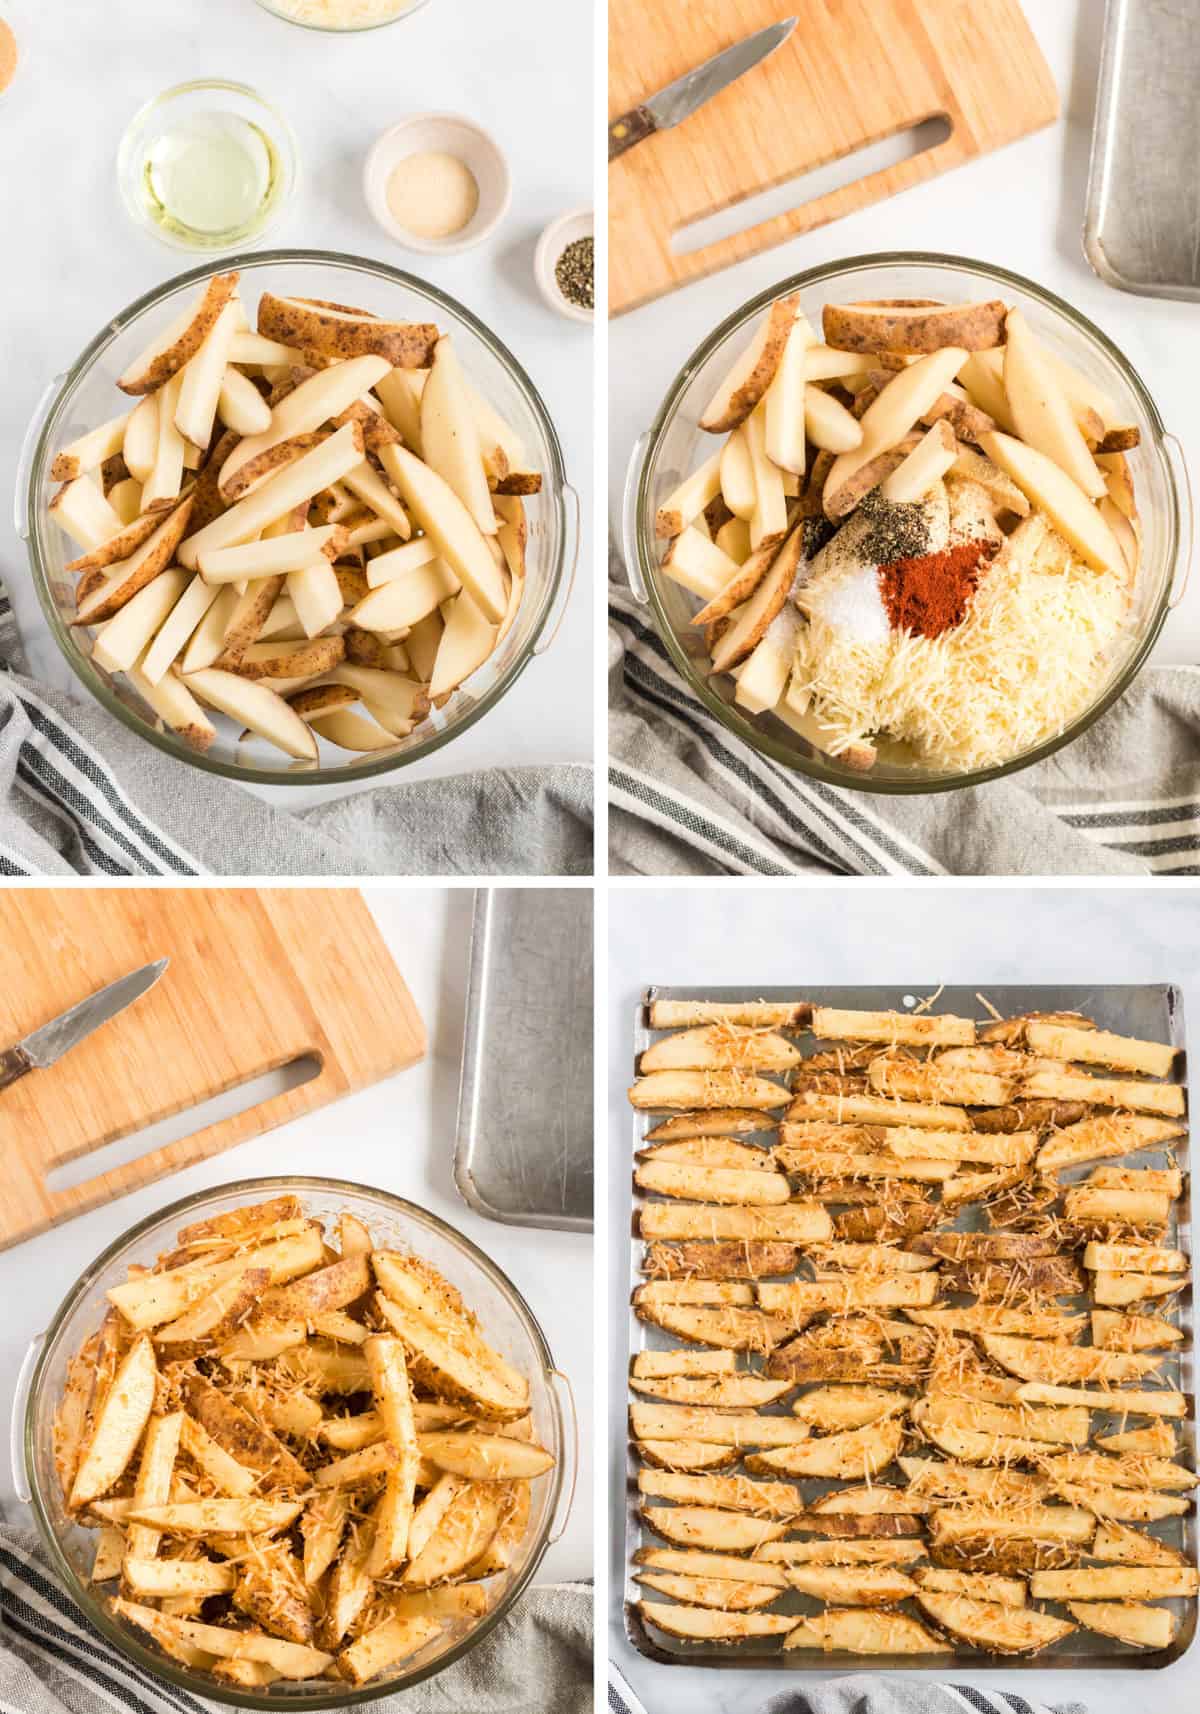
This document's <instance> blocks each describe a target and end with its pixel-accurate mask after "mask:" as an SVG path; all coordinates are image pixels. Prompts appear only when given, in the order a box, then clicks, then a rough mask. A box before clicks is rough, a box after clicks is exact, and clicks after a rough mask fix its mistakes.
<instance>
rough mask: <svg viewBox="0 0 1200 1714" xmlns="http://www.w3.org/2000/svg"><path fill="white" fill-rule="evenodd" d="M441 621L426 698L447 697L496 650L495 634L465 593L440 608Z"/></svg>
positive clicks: (496, 635)
mask: <svg viewBox="0 0 1200 1714" xmlns="http://www.w3.org/2000/svg"><path fill="white" fill-rule="evenodd" d="M442 619H443V621H444V625H443V630H442V634H441V637H440V638H439V640H438V649H437V655H436V657H435V659H434V663H433V674H432V677H431V678H430V682H429V695H430V696H431V698H433V699H434V700H435V701H436V700H437V699H438V698H440V697H444V696H449V694H450V693H451V691H454V690H456V689H457V688H458V686H459V685H460V684H462V683H463V681H464V679H468V678H470V676H471V674H472V673H473V672H477V671H478V669H479V668H480V667H481V666H482V665H483V664H484V662H485V661H486V660H487V659H488V657H489V656H490V655H491V654H492V652H493V650H494V649H495V647H496V643H497V638H498V632H497V629H496V627H495V626H494V625H492V624H491V623H490V622H489V620H488V619H487V617H486V616H485V614H484V613H483V611H482V610H481V608H480V607H479V606H478V605H477V603H476V602H475V600H474V598H473V597H472V596H471V595H469V594H468V593H467V591H466V590H465V589H464V590H462V591H460V593H459V594H458V595H456V596H455V597H454V599H453V601H452V602H450V603H449V604H448V605H446V606H443V608H442Z"/></svg>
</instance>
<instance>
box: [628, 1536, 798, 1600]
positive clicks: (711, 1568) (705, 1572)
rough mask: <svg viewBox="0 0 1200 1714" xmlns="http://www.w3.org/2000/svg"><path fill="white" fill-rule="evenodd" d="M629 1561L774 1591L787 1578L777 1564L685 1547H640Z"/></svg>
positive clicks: (784, 1584) (783, 1586) (683, 1575)
mask: <svg viewBox="0 0 1200 1714" xmlns="http://www.w3.org/2000/svg"><path fill="white" fill-rule="evenodd" d="M633 1561H634V1564H635V1565H644V1566H648V1567H649V1569H650V1570H651V1571H655V1572H668V1573H675V1574H676V1575H678V1576H680V1577H689V1578H701V1579H717V1580H719V1581H722V1582H727V1583H741V1584H746V1585H749V1586H750V1587H752V1588H753V1587H756V1586H757V1587H758V1588H760V1589H773V1590H774V1591H775V1592H776V1594H780V1593H782V1591H783V1590H785V1589H786V1588H787V1578H786V1577H785V1576H784V1574H783V1572H782V1571H781V1570H780V1569H779V1567H778V1566H775V1565H767V1564H765V1563H761V1562H760V1561H758V1560H755V1559H739V1558H736V1557H734V1556H733V1555H731V1554H719V1553H703V1552H700V1551H693V1550H691V1549H688V1548H673V1547H642V1548H639V1549H638V1551H637V1552H636V1553H635V1554H634V1556H633Z"/></svg>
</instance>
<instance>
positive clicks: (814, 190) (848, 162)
mask: <svg viewBox="0 0 1200 1714" xmlns="http://www.w3.org/2000/svg"><path fill="white" fill-rule="evenodd" d="M953 129H954V127H953V126H952V125H951V123H950V120H949V119H948V118H947V116H946V115H945V114H944V113H937V114H934V115H933V116H932V117H930V118H928V119H922V120H921V121H920V122H919V123H918V124H916V125H907V126H904V127H903V128H902V129H901V130H899V131H893V132H892V133H891V135H890V136H887V137H881V138H879V139H877V140H876V141H875V142H873V143H865V144H864V145H863V146H862V147H861V148H859V149H854V150H852V151H851V152H850V154H848V155H839V156H838V157H837V159H836V160H832V161H826V162H825V163H824V165H823V166H819V167H811V168H809V169H808V171H806V172H803V173H798V174H796V175H795V176H794V177H792V178H790V179H784V180H783V182H782V183H781V184H776V185H772V186H771V187H770V188H769V189H768V190H761V191H756V192H755V193H754V195H753V196H747V197H743V198H742V199H741V200H740V201H739V202H733V203H729V204H727V205H726V207H724V208H721V209H718V210H717V211H716V212H715V213H713V214H705V215H702V216H701V217H700V219H699V220H689V221H688V223H687V225H686V226H680V227H678V228H677V229H676V231H675V232H673V233H672V234H671V249H672V251H673V252H674V253H675V255H677V256H690V255H692V254H694V253H695V252H696V251H697V250H707V249H708V247H709V245H711V244H719V243H721V242H722V240H724V239H728V238H733V237H736V236H737V235H738V234H740V233H743V232H749V231H750V230H751V229H752V228H754V227H756V226H762V225H764V224H765V223H766V222H767V221H770V220H776V219H778V218H779V217H780V216H781V215H784V214H794V213H795V212H797V211H798V210H799V209H802V208H807V207H811V206H812V205H813V204H814V203H818V202H820V201H821V200H822V199H823V198H824V197H828V196H833V195H834V194H835V193H836V192H837V191H842V190H847V189H849V187H850V186H851V185H856V184H859V183H861V182H862V181H863V180H864V179H869V178H871V177H872V176H873V175H874V174H876V173H883V172H889V171H891V170H893V169H894V168H896V167H898V166H901V165H902V164H903V163H904V162H905V161H910V160H913V159H914V158H915V157H916V156H917V155H923V154H925V153H927V151H928V150H930V149H936V148H940V146H941V145H942V144H943V143H945V142H947V141H948V140H949V138H950V136H951V133H952V132H953ZM798 192H800V193H801V194H799V195H798V194H797V193H798Z"/></svg>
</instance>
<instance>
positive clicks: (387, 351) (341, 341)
mask: <svg viewBox="0 0 1200 1714" xmlns="http://www.w3.org/2000/svg"><path fill="white" fill-rule="evenodd" d="M347 316H357V317H359V318H360V319H358V320H356V321H348V320H346V319H345V317H347ZM258 331H259V332H260V333H261V334H263V335H264V336H265V337H266V338H267V339H277V340H278V341H279V343H280V344H281V345H294V346H299V347H300V348H301V349H302V350H305V351H315V352H317V353H318V354H319V355H321V356H323V357H336V358H343V357H369V356H378V357H386V359H387V360H388V362H389V363H391V364H392V365H393V366H394V367H395V368H397V369H426V368H428V366H429V365H430V363H432V361H433V348H434V346H435V345H436V344H437V341H438V330H437V328H436V327H434V325H433V323H432V322H421V321H413V322H406V321H382V320H380V318H379V317H378V316H372V315H370V313H369V312H368V311H366V310H351V309H348V308H346V307H345V306H343V305H341V304H329V303H324V302H322V301H321V300H319V299H312V298H278V297H276V296H275V295H274V293H272V292H264V293H263V295H262V297H261V299H260V300H259V305H258Z"/></svg>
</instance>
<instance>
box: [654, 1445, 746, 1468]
mask: <svg viewBox="0 0 1200 1714" xmlns="http://www.w3.org/2000/svg"><path fill="white" fill-rule="evenodd" d="M634 1451H635V1452H636V1453H637V1455H638V1457H639V1458H641V1459H642V1460H643V1462H644V1463H646V1464H649V1465H650V1466H651V1467H652V1468H653V1469H655V1470H688V1471H705V1470H727V1469H728V1468H729V1467H730V1465H732V1464H736V1463H737V1461H738V1453H737V1450H736V1448H734V1447H729V1446H709V1445H706V1444H705V1443H704V1442H703V1441H701V1440H639V1441H636V1442H635V1443H634Z"/></svg>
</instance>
